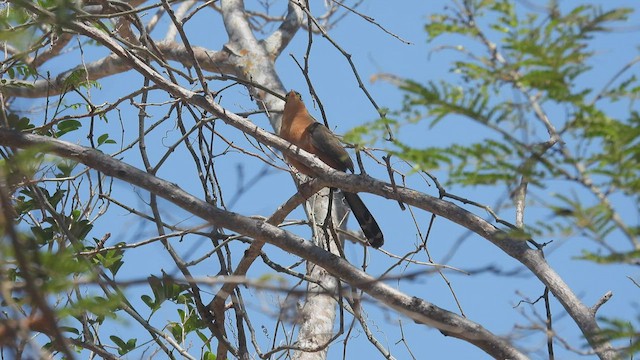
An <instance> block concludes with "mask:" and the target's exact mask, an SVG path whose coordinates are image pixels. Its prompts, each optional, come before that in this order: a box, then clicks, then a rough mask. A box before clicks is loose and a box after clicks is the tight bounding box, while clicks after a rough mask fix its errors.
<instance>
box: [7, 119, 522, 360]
mask: <svg viewBox="0 0 640 360" xmlns="http://www.w3.org/2000/svg"><path fill="white" fill-rule="evenodd" d="M0 144H1V145H4V146H13V147H17V148H35V149H41V151H42V152H46V153H49V154H56V155H58V156H61V157H63V158H67V159H72V160H75V161H78V162H81V163H83V164H85V165H86V166H88V167H90V168H92V169H95V170H97V171H100V172H102V173H104V174H105V175H107V176H112V177H115V178H118V179H121V180H124V181H126V182H128V183H130V184H132V185H135V186H138V187H140V188H143V189H145V190H147V191H149V192H151V193H154V194H156V195H158V196H161V197H163V198H165V199H166V200H168V201H170V202H172V203H173V204H175V205H177V206H179V207H181V208H183V209H184V210H186V211H188V212H190V213H192V214H194V215H196V216H199V217H201V218H203V219H205V220H207V221H209V222H211V224H213V225H215V226H218V227H223V228H226V229H230V230H232V231H235V232H238V233H241V234H245V235H247V236H250V237H253V238H255V239H264V240H265V241H266V242H269V243H271V244H273V245H275V246H278V247H280V248H281V249H283V250H285V251H288V252H290V253H292V254H295V255H297V256H300V257H302V258H305V259H308V260H309V261H311V262H313V263H315V264H317V265H319V266H321V267H322V268H324V269H325V270H327V271H329V272H330V273H331V274H332V275H333V276H336V277H338V278H340V279H341V280H343V281H345V282H347V283H349V284H350V285H351V286H354V287H357V288H359V289H361V290H363V291H364V292H366V293H367V294H369V295H370V296H372V297H373V298H375V299H377V300H378V301H380V302H382V303H384V304H386V305H387V306H389V307H390V308H393V309H394V310H396V311H398V312H399V313H401V314H403V315H405V316H407V317H409V318H411V319H413V320H414V321H416V322H417V323H421V324H425V325H428V326H432V327H435V328H437V329H439V330H441V331H442V332H443V333H444V334H445V335H448V336H453V337H456V338H460V339H463V340H465V341H468V342H470V343H472V344H474V345H476V346H477V347H479V348H481V349H482V350H484V351H485V352H487V353H488V354H490V355H491V356H493V357H495V358H502V359H505V358H509V359H526V356H524V355H523V354H522V353H520V352H519V351H518V350H516V349H515V348H514V347H513V346H511V345H510V344H509V343H507V342H506V341H505V340H504V339H502V338H500V337H498V336H496V335H494V334H492V333H491V332H489V331H488V330H486V329H485V328H483V327H482V326H481V325H480V324H477V323H474V322H473V321H470V320H468V319H465V318H463V317H460V316H459V315H456V314H455V313H452V312H449V311H447V310H444V309H441V308H439V307H437V306H435V305H433V304H431V303H429V302H427V301H424V300H422V299H419V298H417V297H412V296H409V295H407V294H405V293H402V292H400V291H398V290H396V289H394V288H393V287H391V286H389V285H387V284H385V283H384V282H382V281H380V280H378V279H376V278H374V277H372V276H371V275H368V274H367V273H365V272H364V271H362V270H360V269H358V268H356V267H355V266H353V265H351V264H350V263H349V262H348V261H347V260H345V259H343V258H340V257H339V256H336V255H334V254H331V253H329V252H327V251H325V250H323V249H321V248H319V247H317V246H315V245H313V244H312V243H310V242H308V241H306V240H305V239H303V238H301V237H298V236H296V235H293V234H291V233H289V232H287V231H285V230H282V229H280V228H278V227H276V226H273V225H270V224H267V223H266V222H264V221H261V220H255V219H251V218H248V217H244V216H241V215H239V214H236V213H232V212H228V211H224V210H222V209H220V208H217V207H215V206H213V205H211V204H208V203H206V202H204V201H202V200H200V199H198V198H196V197H195V196H193V195H191V194H189V193H187V192H185V191H184V190H182V189H181V188H180V187H178V186H177V185H176V184H173V183H170V182H168V181H165V180H162V179H160V178H157V177H155V176H153V175H151V174H149V173H146V172H144V171H142V170H139V169H137V168H135V167H133V166H130V165H127V164H125V163H123V162H122V161H119V160H117V159H114V158H112V157H110V156H108V155H105V154H103V153H101V152H98V151H96V150H94V149H91V148H86V147H82V146H79V145H75V144H71V143H68V142H65V141H61V140H57V139H51V138H48V137H44V136H39V135H32V134H26V133H20V132H16V131H12V130H5V129H0ZM319 165H320V164H319ZM335 172H336V171H334V173H335ZM336 175H338V174H336ZM331 177H333V176H331ZM341 177H344V179H343V180H345V181H348V180H351V181H353V179H354V178H357V176H355V175H347V174H342V176H341ZM379 185H382V186H385V185H384V184H382V183H379ZM355 188H356V187H355V186H354V187H353V188H352V189H355ZM405 190H406V189H398V194H399V195H400V196H402V197H403V200H405V202H407V203H412V202H413V201H407V200H409V197H408V196H407V197H406V198H405V194H404V191H405ZM436 200H437V199H436ZM439 202H441V203H446V202H444V201H439ZM438 205H439V206H438V207H439V208H440V207H442V206H443V205H445V204H438ZM451 206H452V207H455V205H453V204H451ZM449 211H452V209H449ZM457 211H458V212H464V213H467V212H466V211H465V210H463V209H460V208H458V210H457ZM467 214H468V215H467V216H471V217H475V215H473V214H470V213H467Z"/></svg>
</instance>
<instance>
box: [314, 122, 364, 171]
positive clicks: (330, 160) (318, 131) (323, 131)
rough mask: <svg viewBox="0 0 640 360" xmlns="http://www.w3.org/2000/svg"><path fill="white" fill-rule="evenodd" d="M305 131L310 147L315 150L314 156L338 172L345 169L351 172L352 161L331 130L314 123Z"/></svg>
mask: <svg viewBox="0 0 640 360" xmlns="http://www.w3.org/2000/svg"><path fill="white" fill-rule="evenodd" d="M307 131H308V132H309V138H310V142H311V145H312V146H313V147H314V148H315V149H316V150H317V152H315V154H316V155H318V157H320V159H321V160H322V161H324V162H325V163H327V165H329V166H331V167H333V168H335V169H337V170H340V171H346V170H347V169H348V170H351V171H353V161H351V157H350V156H349V153H347V151H346V150H345V149H344V147H343V146H342V143H341V142H340V139H338V137H337V136H336V135H335V134H334V133H332V132H331V130H329V129H327V127H326V126H324V125H322V124H321V123H319V122H314V123H313V124H311V125H309V127H308V129H307Z"/></svg>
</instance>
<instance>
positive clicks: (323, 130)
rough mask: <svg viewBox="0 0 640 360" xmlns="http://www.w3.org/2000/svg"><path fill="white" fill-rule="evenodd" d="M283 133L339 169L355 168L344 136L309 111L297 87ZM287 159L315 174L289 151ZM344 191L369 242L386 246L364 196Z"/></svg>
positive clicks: (287, 104)
mask: <svg viewBox="0 0 640 360" xmlns="http://www.w3.org/2000/svg"><path fill="white" fill-rule="evenodd" d="M280 137H282V138H283V139H285V140H287V141H289V142H290V143H292V144H294V145H297V146H298V147H300V148H302V149H304V150H306V151H308V152H310V153H312V154H314V155H316V156H317V157H319V158H320V160H322V161H323V162H324V163H326V164H327V165H329V166H331V167H332V168H334V169H336V170H340V171H345V172H346V171H347V170H349V171H351V172H353V161H351V157H350V156H349V154H348V153H347V151H346V150H345V149H344V147H343V146H342V143H341V142H340V139H338V137H337V136H336V135H335V134H334V133H332V132H331V130H329V129H327V127H326V126H324V125H323V124H321V123H319V122H317V121H316V120H315V119H314V118H313V117H312V116H311V115H310V114H309V111H308V110H307V108H306V107H305V106H304V103H303V102H302V97H301V96H300V94H298V93H297V92H295V91H293V90H291V91H290V92H289V93H288V94H287V98H286V102H285V105H284V113H283V115H282V125H281V126H280ZM285 159H286V160H287V162H289V164H291V165H292V166H294V167H295V168H296V169H298V171H300V172H301V173H303V174H305V175H308V176H313V174H312V172H311V169H309V168H308V167H307V166H305V165H303V164H302V163H300V162H299V161H297V160H296V159H294V158H292V157H290V156H287V155H285ZM343 194H344V198H345V199H346V200H347V204H349V207H350V208H351V211H352V212H353V215H354V216H355V218H356V220H358V223H359V224H360V227H361V228H362V232H363V233H364V235H365V236H366V238H367V240H368V241H369V244H371V246H373V247H374V248H379V247H380V246H382V244H384V237H383V236H382V231H380V227H379V226H378V223H377V222H376V219H374V218H373V215H371V212H370V211H369V209H367V207H366V206H365V205H364V203H363V202H362V199H360V197H359V196H358V195H357V194H354V193H349V192H343Z"/></svg>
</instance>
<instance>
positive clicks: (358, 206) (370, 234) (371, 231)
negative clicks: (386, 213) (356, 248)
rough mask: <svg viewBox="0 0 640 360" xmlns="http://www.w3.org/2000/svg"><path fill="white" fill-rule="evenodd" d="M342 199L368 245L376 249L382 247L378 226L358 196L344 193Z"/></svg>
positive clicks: (381, 237)
mask: <svg viewBox="0 0 640 360" xmlns="http://www.w3.org/2000/svg"><path fill="white" fill-rule="evenodd" d="M344 198H345V199H346V200H347V204H349V206H350V207H351V211H352V212H353V216H355V217H356V220H358V224H360V228H362V232H363V233H364V236H365V237H366V238H367V240H368V241H369V244H371V246H373V247H374V248H376V249H377V248H379V247H380V246H382V244H384V236H383V235H382V231H381V230H380V226H378V223H377V222H376V219H374V217H373V215H371V212H370V211H369V209H367V207H366V206H365V205H364V203H363V202H362V199H360V196H358V194H354V193H348V192H345V193H344Z"/></svg>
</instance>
